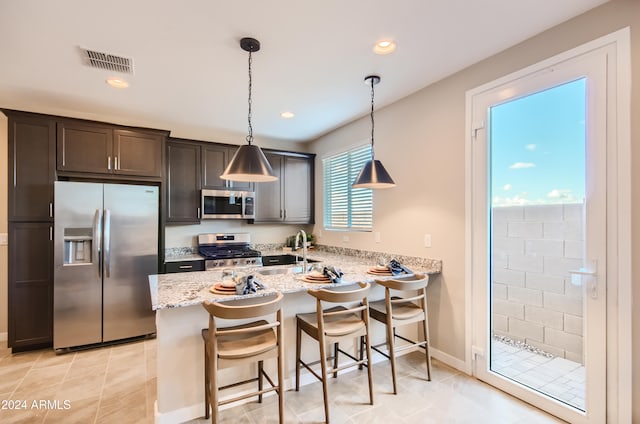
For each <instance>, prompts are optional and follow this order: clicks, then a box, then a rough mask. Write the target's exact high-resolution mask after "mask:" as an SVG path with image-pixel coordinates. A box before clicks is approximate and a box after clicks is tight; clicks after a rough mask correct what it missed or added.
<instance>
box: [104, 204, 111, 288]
mask: <svg viewBox="0 0 640 424" xmlns="http://www.w3.org/2000/svg"><path fill="white" fill-rule="evenodd" d="M104 276H105V277H106V278H110V277H111V211H110V210H109V209H105V210H104Z"/></svg>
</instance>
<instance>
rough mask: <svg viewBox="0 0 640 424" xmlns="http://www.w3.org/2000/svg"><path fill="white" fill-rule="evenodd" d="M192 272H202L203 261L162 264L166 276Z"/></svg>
mask: <svg viewBox="0 0 640 424" xmlns="http://www.w3.org/2000/svg"><path fill="white" fill-rule="evenodd" d="M193 271H204V260H195V261H178V262H165V264H164V272H165V273H166V274H172V273H175V272H193Z"/></svg>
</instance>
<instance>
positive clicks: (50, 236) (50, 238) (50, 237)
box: [49, 225, 53, 241]
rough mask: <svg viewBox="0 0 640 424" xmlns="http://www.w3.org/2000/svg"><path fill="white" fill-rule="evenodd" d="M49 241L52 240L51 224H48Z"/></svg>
mask: <svg viewBox="0 0 640 424" xmlns="http://www.w3.org/2000/svg"><path fill="white" fill-rule="evenodd" d="M49 241H53V225H50V226H49Z"/></svg>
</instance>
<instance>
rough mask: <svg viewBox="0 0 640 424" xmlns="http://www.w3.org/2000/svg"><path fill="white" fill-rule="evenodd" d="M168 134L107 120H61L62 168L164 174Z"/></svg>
mask: <svg viewBox="0 0 640 424" xmlns="http://www.w3.org/2000/svg"><path fill="white" fill-rule="evenodd" d="M164 139H165V135H164V134H162V133H161V132H154V131H143V130H129V129H121V128H120V127H113V126H110V125H106V124H97V123H91V122H79V121H61V122H58V137H57V165H58V171H59V172H73V173H77V172H81V173H88V174H110V175H122V176H132V177H151V178H154V179H160V178H161V177H162V167H163V165H162V158H163V156H162V155H163V150H164V149H163V148H164Z"/></svg>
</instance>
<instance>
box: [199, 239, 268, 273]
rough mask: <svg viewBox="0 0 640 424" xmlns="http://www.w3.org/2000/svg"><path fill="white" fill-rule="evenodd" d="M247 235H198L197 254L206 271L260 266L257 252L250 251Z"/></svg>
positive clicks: (259, 257) (259, 256)
mask: <svg viewBox="0 0 640 424" xmlns="http://www.w3.org/2000/svg"><path fill="white" fill-rule="evenodd" d="M250 243H251V235H250V234H249V233H216V234H198V253H200V254H201V255H202V256H204V258H205V261H204V267H205V269H206V270H207V271H211V270H213V269H219V268H233V267H241V266H262V257H261V254H260V252H259V251H257V250H253V249H251V246H250Z"/></svg>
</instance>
